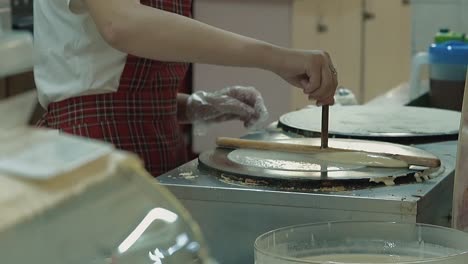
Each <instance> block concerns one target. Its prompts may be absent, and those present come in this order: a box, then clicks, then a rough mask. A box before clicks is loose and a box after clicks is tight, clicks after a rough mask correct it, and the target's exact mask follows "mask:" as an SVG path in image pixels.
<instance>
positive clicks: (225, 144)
mask: <svg viewBox="0 0 468 264" xmlns="http://www.w3.org/2000/svg"><path fill="white" fill-rule="evenodd" d="M216 144H217V145H218V146H219V147H222V148H232V149H237V148H247V149H261V150H274V151H280V152H294V153H306V154H307V153H309V154H310V153H318V152H325V151H349V150H341V149H334V148H326V149H322V148H321V147H320V146H313V145H304V144H294V143H283V142H273V141H262V140H250V139H239V138H226V137H220V138H218V139H217V140H216Z"/></svg>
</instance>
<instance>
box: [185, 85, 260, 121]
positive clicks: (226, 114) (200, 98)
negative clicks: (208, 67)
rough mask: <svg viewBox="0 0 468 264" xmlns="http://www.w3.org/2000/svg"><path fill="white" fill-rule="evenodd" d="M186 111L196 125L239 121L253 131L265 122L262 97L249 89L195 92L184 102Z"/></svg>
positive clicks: (237, 87) (229, 88)
mask: <svg viewBox="0 0 468 264" xmlns="http://www.w3.org/2000/svg"><path fill="white" fill-rule="evenodd" d="M186 111H187V112H186V116H187V118H188V120H189V121H191V122H192V123H194V124H198V125H206V124H210V123H216V122H222V121H228V120H235V119H239V120H241V121H243V122H244V126H245V127H247V128H249V129H257V128H259V126H261V125H262V123H263V122H265V121H266V120H267V119H268V111H267V109H266V107H265V104H264V102H263V98H262V95H261V94H260V92H258V91H257V90H256V89H255V88H253V87H242V86H234V87H228V88H224V89H222V90H220V91H216V92H214V93H209V92H203V91H200V92H196V93H194V94H192V95H191V96H190V97H189V98H188V101H187V108H186Z"/></svg>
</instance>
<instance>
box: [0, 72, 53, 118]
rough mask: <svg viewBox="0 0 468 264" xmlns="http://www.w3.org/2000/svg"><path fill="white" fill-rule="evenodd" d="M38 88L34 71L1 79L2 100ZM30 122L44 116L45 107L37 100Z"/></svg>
mask: <svg viewBox="0 0 468 264" xmlns="http://www.w3.org/2000/svg"><path fill="white" fill-rule="evenodd" d="M35 88H36V85H35V83H34V74H33V73H32V72H26V73H21V74H17V75H13V76H9V77H6V78H3V79H0V100H1V99H5V98H8V97H11V96H15V95H19V94H22V93H24V92H27V91H30V90H33V89H35ZM34 109H35V110H34V112H33V114H32V116H31V119H30V124H31V125H34V124H36V122H37V121H38V120H39V119H40V118H41V117H42V115H43V113H44V109H43V108H42V107H41V106H40V105H39V103H38V102H36V104H35V106H34Z"/></svg>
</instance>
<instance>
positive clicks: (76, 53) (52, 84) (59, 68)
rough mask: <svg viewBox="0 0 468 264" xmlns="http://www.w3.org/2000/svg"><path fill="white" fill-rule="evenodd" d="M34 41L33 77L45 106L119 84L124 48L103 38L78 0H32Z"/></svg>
mask: <svg viewBox="0 0 468 264" xmlns="http://www.w3.org/2000/svg"><path fill="white" fill-rule="evenodd" d="M109 1H112V0H109ZM34 46H35V59H36V61H35V66H34V77H35V80H36V86H37V90H38V96H39V102H40V103H41V105H42V106H43V107H44V108H47V105H48V104H49V103H51V102H57V101H61V100H64V99H67V98H70V97H74V96H78V95H87V94H98V93H106V92H114V91H116V90H117V89H118V86H119V81H120V76H121V75H122V72H123V69H124V67H125V61H126V57H127V54H124V53H122V52H120V51H118V50H116V49H114V48H112V47H111V46H109V44H107V43H106V42H105V41H104V39H103V38H102V37H101V35H100V34H99V32H98V29H97V28H96V25H95V24H94V21H93V19H92V18H91V16H90V14H89V12H88V11H87V10H86V8H85V6H83V4H82V3H81V0H35V1H34Z"/></svg>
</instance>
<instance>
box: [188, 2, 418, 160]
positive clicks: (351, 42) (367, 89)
mask: <svg viewBox="0 0 468 264" xmlns="http://www.w3.org/2000/svg"><path fill="white" fill-rule="evenodd" d="M407 3H408V1H404V0H195V1H194V17H195V19H197V20H200V21H202V22H205V23H208V24H210V25H213V26H217V27H220V28H223V29H227V30H230V31H233V32H236V33H239V34H243V35H247V36H251V37H254V38H258V39H262V40H265V41H268V42H271V43H274V44H277V45H281V46H286V47H295V48H300V49H323V50H326V51H328V52H329V53H330V54H331V56H332V58H333V60H334V62H335V64H336V68H337V69H338V73H339V80H340V85H341V86H343V87H346V88H349V89H351V90H352V91H353V92H354V93H355V95H356V97H357V99H358V100H359V102H360V103H364V102H366V101H368V100H370V99H372V98H374V97H376V96H378V95H379V94H382V93H384V92H386V91H387V90H389V89H391V88H393V87H395V86H397V85H398V84H399V83H401V82H405V81H407V80H408V78H409V69H410V59H411V36H410V24H411V23H410V10H409V9H410V6H409V5H408V4H407ZM229 85H250V86H255V87H256V88H258V89H259V90H260V91H261V92H262V94H263V95H264V97H265V101H266V104H267V107H268V108H269V110H270V113H271V118H270V120H277V119H278V118H279V116H280V115H281V114H283V113H286V112H289V111H292V110H296V109H300V108H302V107H304V106H306V105H307V104H310V102H309V101H308V100H307V98H306V96H304V94H303V93H302V91H301V90H299V89H295V88H291V87H289V85H288V84H287V83H285V82H284V81H283V80H281V79H280V78H278V77H276V76H274V75H273V74H271V73H267V72H264V71H260V70H255V69H239V68H231V67H217V66H209V65H195V66H194V78H193V90H194V91H198V90H208V91H213V90H218V89H221V88H223V87H226V86H229ZM245 133H246V131H245V130H243V129H242V128H241V124H240V123H239V122H231V123H227V124H222V125H216V126H214V127H213V128H211V129H210V130H209V132H208V135H207V136H204V137H197V136H195V137H194V150H195V151H196V152H198V151H202V150H206V149H210V148H212V147H214V138H215V137H217V136H234V137H238V136H241V135H243V134H245Z"/></svg>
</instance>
